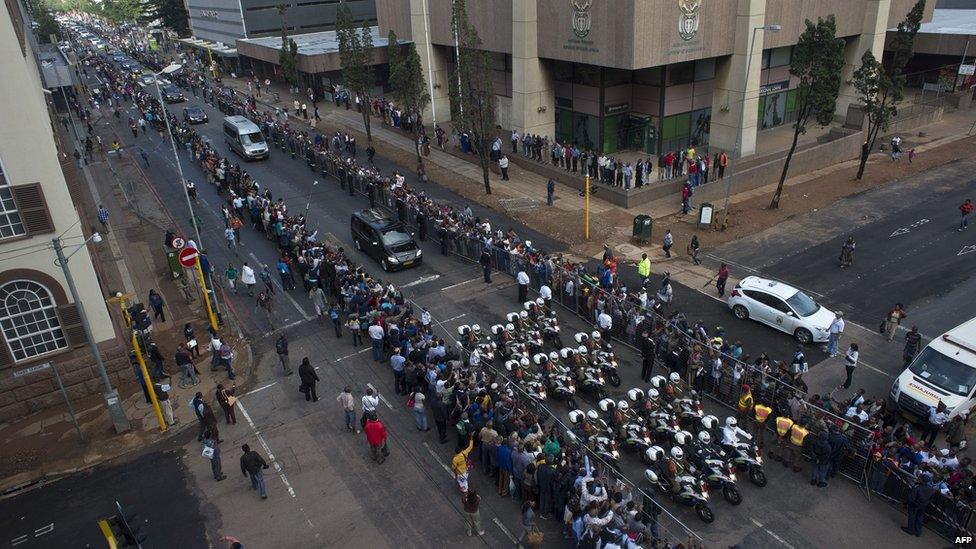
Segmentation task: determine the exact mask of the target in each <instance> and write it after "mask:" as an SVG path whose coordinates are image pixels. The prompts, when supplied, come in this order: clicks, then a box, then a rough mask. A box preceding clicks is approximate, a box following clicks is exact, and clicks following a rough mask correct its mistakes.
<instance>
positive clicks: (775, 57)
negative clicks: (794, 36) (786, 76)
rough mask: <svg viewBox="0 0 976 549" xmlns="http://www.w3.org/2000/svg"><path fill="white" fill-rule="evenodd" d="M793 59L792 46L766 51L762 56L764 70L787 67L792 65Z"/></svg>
mask: <svg viewBox="0 0 976 549" xmlns="http://www.w3.org/2000/svg"><path fill="white" fill-rule="evenodd" d="M792 58H793V47H792V46H783V47H782V48H773V49H771V50H764V51H763V55H762V68H764V69H770V68H773V67H785V66H786V65H789V64H790V61H791V60H792Z"/></svg>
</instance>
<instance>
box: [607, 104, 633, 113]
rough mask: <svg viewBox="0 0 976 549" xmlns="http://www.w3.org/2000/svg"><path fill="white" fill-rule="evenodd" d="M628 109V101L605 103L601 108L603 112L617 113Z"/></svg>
mask: <svg viewBox="0 0 976 549" xmlns="http://www.w3.org/2000/svg"><path fill="white" fill-rule="evenodd" d="M629 110H630V103H617V104H614V105H607V106H606V107H604V108H603V112H604V113H606V114H618V113H622V112H627V111H629Z"/></svg>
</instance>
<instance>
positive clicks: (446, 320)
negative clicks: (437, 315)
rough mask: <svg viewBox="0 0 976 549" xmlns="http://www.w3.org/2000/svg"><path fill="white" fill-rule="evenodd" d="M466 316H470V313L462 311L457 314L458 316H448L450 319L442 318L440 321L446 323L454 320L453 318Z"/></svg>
mask: <svg viewBox="0 0 976 549" xmlns="http://www.w3.org/2000/svg"><path fill="white" fill-rule="evenodd" d="M465 316H468V313H461V314H459V315H457V316H452V317H451V318H448V319H445V320H442V321H441V322H440V323H441V324H443V323H445V322H450V321H452V320H457V319H459V318H461V317H465Z"/></svg>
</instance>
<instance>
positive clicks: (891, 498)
mask: <svg viewBox="0 0 976 549" xmlns="http://www.w3.org/2000/svg"><path fill="white" fill-rule="evenodd" d="M914 485H915V477H914V476H913V475H912V474H911V473H909V472H908V471H904V470H902V469H900V468H898V467H897V465H896V464H895V463H893V462H890V461H882V460H880V459H879V460H871V462H870V463H869V464H868V473H867V482H866V484H865V486H866V488H867V490H868V492H869V493H870V494H873V495H876V496H878V497H880V498H882V499H884V500H885V501H886V502H888V503H890V504H893V505H896V506H897V507H899V508H900V507H901V506H902V505H904V503H905V501H907V500H908V494H909V492H910V491H911V489H912V486H914ZM973 514H974V513H973V508H972V507H971V506H969V505H968V504H966V503H965V502H962V501H959V500H957V499H955V498H953V497H952V496H951V495H950V496H947V495H945V494H943V493H942V492H937V493H936V494H935V496H933V498H932V501H931V503H929V507H928V509H927V510H926V513H925V524H926V525H927V526H928V527H929V528H931V529H932V531H933V532H935V533H937V534H939V535H940V536H942V537H943V538H945V539H947V540H950V541H955V540H956V537H958V536H970V537H972V536H973V533H972V527H971V525H972V520H973Z"/></svg>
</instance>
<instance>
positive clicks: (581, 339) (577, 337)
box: [573, 332, 590, 343]
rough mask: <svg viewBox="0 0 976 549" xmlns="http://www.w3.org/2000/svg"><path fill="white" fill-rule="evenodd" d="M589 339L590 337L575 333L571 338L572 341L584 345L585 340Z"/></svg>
mask: <svg viewBox="0 0 976 549" xmlns="http://www.w3.org/2000/svg"><path fill="white" fill-rule="evenodd" d="M589 338H590V336H588V335H586V334H584V333H583V332H577V333H576V335H574V336H573V339H575V340H576V343H585V342H586V340H587V339H589Z"/></svg>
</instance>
